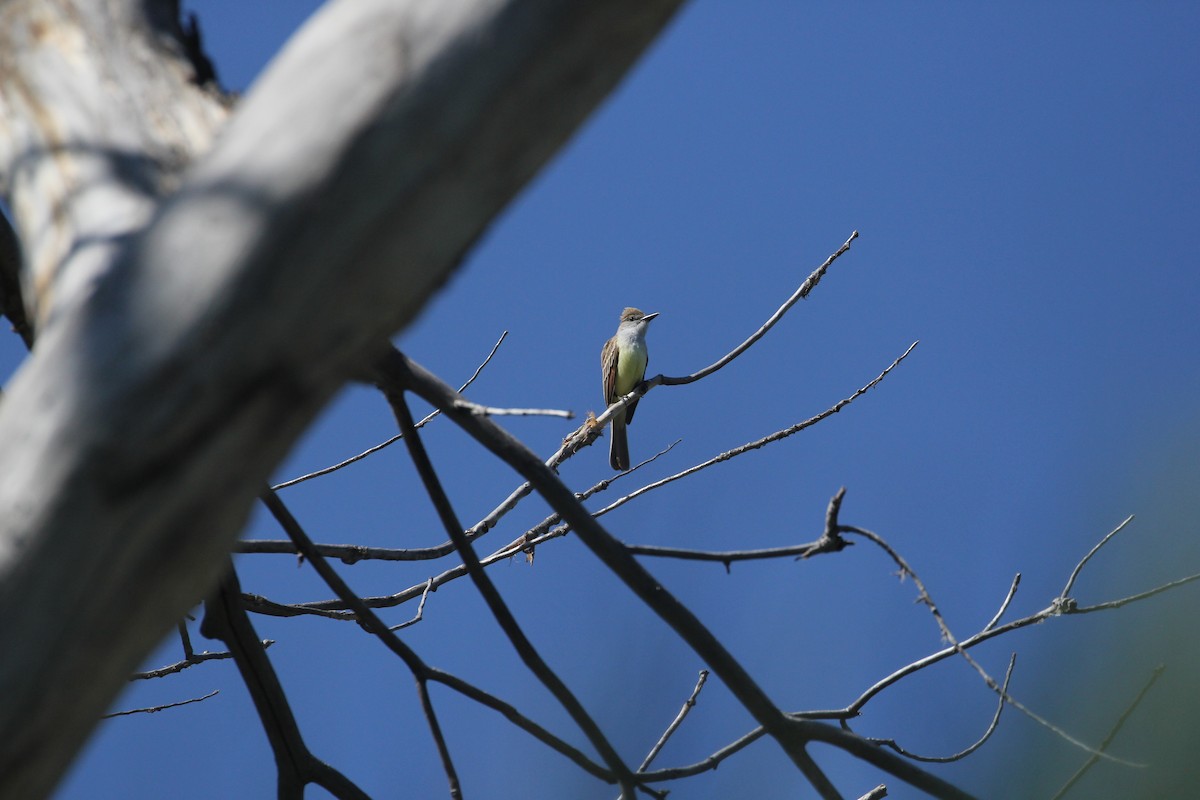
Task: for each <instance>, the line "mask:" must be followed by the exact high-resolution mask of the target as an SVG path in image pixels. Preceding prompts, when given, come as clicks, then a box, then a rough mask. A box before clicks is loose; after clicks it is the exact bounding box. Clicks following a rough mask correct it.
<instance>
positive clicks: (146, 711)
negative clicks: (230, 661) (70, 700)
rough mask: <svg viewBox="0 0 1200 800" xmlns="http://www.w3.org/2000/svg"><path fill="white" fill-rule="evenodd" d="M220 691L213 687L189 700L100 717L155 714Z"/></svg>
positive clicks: (199, 700) (217, 693) (200, 699)
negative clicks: (200, 695)
mask: <svg viewBox="0 0 1200 800" xmlns="http://www.w3.org/2000/svg"><path fill="white" fill-rule="evenodd" d="M220 693H221V690H220V689H213V690H212V691H211V692H209V693H208V694H206V695H203V696H202V697H193V698H192V699H190V700H180V701H179V702H178V703H167V704H166V705H162V706H148V707H146V708H131V709H129V710H127V711H113V712H112V713H111V714H105V715H104V716H102V717H101V719H112V718H113V717H126V716H129V715H130V714H156V713H158V712H159V711H166V710H167V709H168V708H179V707H180V706H186V705H190V704H192V703H199V702H201V701H203V700H207V699H208V698H210V697H216V696H217V695H219V694H220Z"/></svg>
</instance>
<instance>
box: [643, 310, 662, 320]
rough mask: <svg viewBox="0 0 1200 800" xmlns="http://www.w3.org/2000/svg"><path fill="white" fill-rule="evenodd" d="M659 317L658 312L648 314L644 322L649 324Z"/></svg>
mask: <svg viewBox="0 0 1200 800" xmlns="http://www.w3.org/2000/svg"><path fill="white" fill-rule="evenodd" d="M657 316H658V312H657V311H655V312H654V313H653V314H647V315H646V316H644V317H642V322H649V321H650V320H652V319H654V318H655V317H657Z"/></svg>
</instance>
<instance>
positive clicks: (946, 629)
mask: <svg viewBox="0 0 1200 800" xmlns="http://www.w3.org/2000/svg"><path fill="white" fill-rule="evenodd" d="M842 531H843V532H844V533H853V534H856V535H858V536H862V537H863V538H865V539H867V540H869V541H871V542H872V543H874V544H875V545H876V546H877V547H879V548H880V549H882V550H883V551H884V552H885V553H887V554H888V556H889V557H890V558H891V559H892V561H893V562H894V563H895V564H896V566H898V567H899V568H900V570H901V573H902V574H903V575H907V576H908V577H909V578H911V579H912V582H913V584H914V585H915V586H916V587H917V591H918V593H919V595H920V600H921V602H922V603H924V604H925V606H926V607H927V608H928V609H929V613H930V614H931V615H932V616H933V619H934V621H935V622H936V623H937V626H938V629H939V630H940V631H941V632H942V636H943V637H944V638H945V639H946V641H948V642H949V643H950V647H951V649H952V650H953V651H954V652H957V653H958V654H959V655H960V656H961V657H962V658H963V660H964V661H966V662H967V663H968V664H970V665H971V668H972V669H974V670H975V671H976V672H977V673H978V674H979V676H980V678H982V679H983V682H984V683H985V684H987V686H988V688H990V689H991V690H992V691H994V692H996V693H997V694H999V695H1000V696H1001V697H1002V698H1003V699H1004V700H1005V701H1006V702H1008V703H1010V704H1011V705H1012V706H1013V708H1016V709H1017V710H1018V711H1020V712H1021V713H1022V714H1024V715H1025V716H1027V717H1029V718H1030V719H1032V720H1033V721H1034V722H1037V723H1038V724H1039V725H1041V726H1042V727H1044V728H1046V729H1047V730H1049V731H1052V732H1053V733H1055V734H1057V735H1058V737H1059V738H1061V739H1063V740H1064V741H1066V742H1070V743H1071V744H1073V745H1074V746H1076V747H1078V748H1080V749H1081V750H1083V751H1085V752H1088V753H1093V754H1096V755H1098V756H1099V757H1101V758H1105V759H1107V760H1109V761H1113V762H1115V763H1118V764H1124V765H1126V766H1141V765H1140V764H1137V763H1136V762H1132V761H1126V760H1124V759H1121V758H1117V757H1116V756H1111V755H1109V754H1107V753H1102V752H1100V751H1098V750H1096V748H1094V747H1092V746H1091V745H1089V744H1087V743H1086V742H1083V741H1081V740H1080V739H1077V738H1076V737H1074V736H1072V735H1071V734H1069V733H1067V731H1065V730H1063V729H1062V728H1061V727H1059V726H1057V725H1055V724H1054V723H1052V722H1051V721H1050V720H1048V719H1046V718H1045V717H1042V716H1041V715H1039V714H1037V713H1036V712H1035V711H1033V709H1031V708H1029V707H1028V706H1026V705H1025V704H1024V703H1022V702H1020V701H1019V700H1017V699H1016V698H1015V697H1013V696H1012V695H1010V694H1008V693H1007V692H1005V691H1004V690H1003V689H1002V688H1001V687H1000V684H999V683H997V682H996V679H995V678H993V677H992V676H991V675H990V674H988V672H987V670H985V669H984V668H983V666H982V665H981V664H980V663H979V662H978V661H976V660H975V659H974V658H973V657H972V656H971V654H970V653H968V652H967V648H965V647H963V646H962V644H961V643H960V642H959V641H958V639H957V638H955V636H954V634H953V633H952V632H951V630H950V626H949V625H947V624H946V621H945V619H944V618H943V617H942V612H941V611H939V610H938V607H937V605H936V604H935V603H934V602H933V598H932V596H930V594H929V591H928V589H926V588H925V584H924V582H923V581H922V580H921V578H920V576H919V575H917V573H916V572H915V571H914V570H913V568H912V567H910V566H909V565H908V562H907V561H905V560H904V558H902V557H901V556H900V554H899V553H897V552H896V551H895V550H894V549H893V548H892V546H891V545H889V544H888V543H887V542H886V541H885V540H884V539H883V537H881V536H880V535H879V534H877V533H874V532H872V531H868V530H865V529H863V528H857V527H854V526H852V525H843V526H842ZM993 630H998V629H993Z"/></svg>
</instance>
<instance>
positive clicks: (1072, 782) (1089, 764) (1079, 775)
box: [1050, 664, 1166, 800]
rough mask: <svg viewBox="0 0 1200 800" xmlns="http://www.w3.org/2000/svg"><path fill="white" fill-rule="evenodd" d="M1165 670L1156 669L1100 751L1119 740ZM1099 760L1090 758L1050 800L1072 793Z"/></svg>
mask: <svg viewBox="0 0 1200 800" xmlns="http://www.w3.org/2000/svg"><path fill="white" fill-rule="evenodd" d="M1165 669H1166V667H1164V666H1162V665H1161V664H1160V665H1158V666H1157V667H1155V668H1154V672H1152V673H1151V674H1150V679H1149V680H1147V681H1146V684H1145V685H1144V686H1142V690H1141V691H1140V692H1138V694H1137V697H1135V698H1133V702H1132V703H1130V704H1129V705H1128V706H1127V707H1126V708H1125V711H1124V713H1122V714H1121V716H1120V718H1118V719H1117V722H1116V724H1115V725H1113V727H1112V730H1110V731H1109V732H1108V735H1107V736H1105V737H1104V740H1103V741H1101V742H1100V745H1099V749H1100V750H1105V749H1107V747H1108V746H1109V745H1110V744H1112V741H1113V739H1115V738H1117V733H1118V732H1119V731H1120V730H1121V727H1122V726H1123V725H1124V724H1125V720H1127V719H1129V717H1130V715H1132V714H1133V711H1134V709H1136V708H1137V707H1138V706H1139V705H1141V703H1142V700H1144V699H1145V697H1146V695H1147V694H1148V693H1149V692H1150V687H1152V686H1154V684H1155V682H1156V681H1157V680H1158V679H1159V678H1160V677H1162V674H1163V671H1164V670H1165ZM1099 760H1100V759H1099V758H1098V757H1097V756H1094V755H1093V756H1089V757H1088V759H1087V761H1084V762H1083V764H1082V765H1081V766H1080V767H1079V769H1078V770H1076V771H1075V774H1074V775H1072V776H1071V777H1070V778H1069V779H1068V780H1067V782H1066V783H1064V784H1063V785H1062V788H1061V789H1059V790H1058V791H1057V792H1055V793H1054V796H1053V797H1052V798H1050V800H1060V799H1061V798H1062V797H1064V796H1065V795H1066V794H1067V792H1068V791H1070V789H1071V787H1072V786H1074V785H1075V784H1076V783H1078V781H1079V779H1080V778H1082V777H1083V776H1084V775H1085V774H1086V773H1087V771H1088V770H1089V769H1091V768H1092V767H1093V766H1095V764H1096V763H1097V762H1098V761H1099Z"/></svg>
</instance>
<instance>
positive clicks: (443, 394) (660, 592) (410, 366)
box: [378, 350, 967, 797]
mask: <svg viewBox="0 0 1200 800" xmlns="http://www.w3.org/2000/svg"><path fill="white" fill-rule="evenodd" d="M378 368H379V370H380V372H381V373H383V374H386V375H388V376H389V380H391V381H393V382H394V384H395V385H396V386H397V387H398V388H401V389H408V390H410V391H413V392H415V393H416V394H418V395H419V396H421V397H422V398H424V399H425V400H426V401H427V402H429V403H430V404H432V405H434V406H436V407H438V408H442V409H444V410H446V413H447V415H449V416H450V418H451V419H452V420H453V421H454V422H455V423H456V424H457V425H459V427H461V428H462V429H463V430H464V431H466V432H467V433H468V434H469V435H471V436H472V437H473V438H475V439H476V440H477V441H478V442H480V443H481V444H483V445H484V446H485V447H486V448H487V449H488V450H490V451H491V452H492V453H494V454H495V455H496V456H498V457H499V458H501V459H502V460H504V461H505V462H506V463H508V464H509V465H510V466H512V467H513V468H514V469H515V470H516V471H517V472H518V473H520V474H521V475H522V476H523V477H524V478H525V479H526V480H527V481H529V482H531V483H533V484H535V485H536V486H537V488H538V492H539V494H541V495H542V497H544V498H545V499H546V501H547V502H548V503H549V504H550V505H551V507H552V508H554V510H555V511H556V512H558V513H559V514H561V515H562V517H563V519H564V520H565V522H566V523H567V524H569V525H571V526H572V528H573V529H574V530H575V531H576V534H577V535H578V537H579V538H580V540H581V541H583V543H584V544H585V545H586V546H587V547H588V548H589V549H590V550H592V552H593V553H594V554H595V555H596V556H597V558H599V559H600V560H601V561H602V562H603V563H604V564H605V565H606V566H607V567H608V568H609V569H610V570H611V571H612V572H613V573H614V574H615V575H616V576H617V577H618V578H620V579H621V580H622V581H623V582H624V583H625V584H626V585H627V586H628V587H629V588H630V589H631V590H632V591H633V592H634V594H636V595H637V596H638V597H639V598H640V599H641V600H642V601H643V602H644V603H645V604H646V605H647V606H648V607H649V608H650V609H651V610H652V611H654V612H655V613H656V614H658V615H659V617H661V618H662V619H663V620H664V621H665V622H666V623H667V624H668V625H670V627H671V628H672V629H673V630H674V631H675V632H676V633H677V634H678V635H679V636H680V638H681V639H682V640H683V641H684V642H686V643H687V644H688V645H689V646H690V647H691V648H692V649H693V650H695V651H696V653H697V654H698V655H700V656H701V658H703V659H704V660H705V662H706V663H707V665H708V667H709V668H710V669H711V670H712V671H713V672H715V673H716V674H717V675H718V676H720V677H721V679H722V681H723V682H724V683H725V685H726V687H727V688H729V690H730V691H731V692H732V693H733V695H734V696H735V697H736V698H737V699H738V701H739V702H740V703H741V704H742V705H743V707H745V708H746V710H747V711H749V712H750V714H751V715H752V716H754V717H755V718H756V719H757V720H758V721H759V723H760V724H761V725H762V726H763V727H764V728H765V729H766V731H767V732H768V733H769V734H770V735H771V736H772V737H773V738H774V739H775V740H776V741H777V742H778V743H779V745H780V746H781V747H782V748H783V750H784V752H785V753H786V754H787V755H788V757H789V758H790V759H791V761H792V763H793V764H795V765H796V767H797V768H798V769H799V770H800V772H801V773H802V774H803V775H804V776H805V778H806V779H807V780H808V782H809V783H810V784H812V786H813V787H814V789H816V791H817V792H818V794H820V795H821V796H822V797H837V796H839V795H838V793H837V790H836V789H835V788H834V787H833V785H832V784H831V783H830V782H829V779H828V778H827V777H826V776H825V774H824V773H823V772H822V771H821V770H820V768H819V767H818V766H817V765H816V763H815V762H814V761H813V760H812V758H811V757H810V756H809V755H808V753H807V751H806V750H805V747H806V746H807V744H808V742H810V741H812V740H819V741H834V742H839V743H841V744H839V746H844V745H845V746H847V747H848V748H849V747H855V748H858V747H862V748H866V749H867V750H869V751H871V755H869V756H864V757H865V758H866V759H867V760H868V761H870V762H871V763H874V764H876V765H877V766H881V767H882V768H883V769H886V770H888V771H889V772H891V773H892V774H894V775H896V776H897V777H900V778H901V779H902V780H906V781H909V782H914V781H917V782H918V783H914V785H920V786H921V787H922V788H925V789H926V790H929V791H931V792H932V793H934V794H935V796H938V797H966V796H967V795H966V794H965V793H963V792H961V791H960V790H958V789H957V788H955V787H953V786H950V785H949V784H947V783H945V782H944V781H941V780H940V779H938V778H936V777H934V776H932V775H929V774H928V773H925V772H923V771H921V770H919V769H917V768H915V767H914V766H913V765H912V764H910V763H907V762H904V761H903V760H901V759H899V757H897V756H892V755H891V754H887V753H885V752H884V751H882V750H879V749H878V748H876V747H874V746H872V745H867V744H865V743H864V742H862V740H861V739H859V738H858V737H854V736H851V735H849V734H845V735H846V736H851V738H852V739H853V740H854V742H855V743H856V744H854V745H848V744H847V740H846V739H843V738H842V737H841V736H839V735H838V734H840V733H841V732H837V733H830V732H829V731H826V730H824V729H825V728H829V727H830V726H828V725H824V724H822V723H817V722H813V721H811V720H802V719H794V718H789V717H787V716H786V715H784V714H783V713H782V712H781V711H780V709H779V708H778V707H777V706H776V705H775V704H774V703H773V702H772V701H771V700H770V699H769V698H768V697H767V695H766V694H765V693H764V692H763V691H762V689H761V688H760V687H759V686H758V685H757V684H756V683H755V682H754V680H753V678H751V676H750V675H749V674H748V673H747V672H746V671H745V669H744V668H743V667H742V665H741V664H740V663H739V662H738V661H737V660H736V659H735V658H734V657H733V656H732V654H730V653H729V652H728V651H727V650H726V649H725V648H724V646H722V645H721V643H720V642H719V641H718V640H717V639H716V638H715V637H714V636H713V635H712V633H711V632H710V631H709V630H708V629H707V628H706V627H705V626H704V624H703V623H702V622H701V621H700V620H699V619H698V618H696V616H695V615H694V614H693V613H692V612H691V610H690V609H688V608H687V607H686V606H684V605H683V604H682V603H680V602H679V601H678V600H677V599H675V598H674V597H673V596H672V595H671V594H670V593H669V592H668V591H667V590H666V589H665V588H664V587H663V585H662V584H661V583H660V582H659V581H658V580H656V579H655V578H654V577H653V576H652V575H650V573H649V572H647V571H646V570H645V569H644V568H643V567H642V566H641V564H639V563H638V561H637V560H636V559H635V558H634V557H633V556H632V555H630V554H629V553H628V552H627V550H626V549H625V547H624V546H623V545H622V544H621V543H620V542H619V541H617V540H616V539H614V538H613V537H612V536H611V535H610V534H609V533H608V532H607V531H605V530H604V529H603V527H601V526H600V525H599V523H598V522H596V520H595V519H594V518H593V517H592V516H591V515H590V514H589V513H588V512H587V510H586V509H585V508H583V506H582V505H581V504H580V503H579V501H578V500H577V499H576V498H575V496H574V494H573V493H572V492H571V491H570V490H569V489H567V487H566V486H564V485H563V484H562V482H561V481H559V480H558V478H557V476H556V475H555V474H554V473H553V471H551V470H550V469H549V468H548V467H546V465H545V464H543V463H542V462H541V460H540V459H539V458H538V457H537V456H536V455H534V454H533V453H531V452H530V451H529V450H528V449H527V448H525V447H524V446H523V445H522V444H521V443H520V442H518V441H517V440H516V439H514V438H513V437H512V436H510V435H509V434H508V433H507V432H505V431H504V430H503V429H501V428H500V427H499V426H497V425H496V424H495V423H493V422H492V421H491V420H490V419H488V418H486V417H474V416H471V415H468V414H464V413H462V412H460V411H458V410H457V409H455V408H454V401H455V400H456V399H458V396H457V395H456V393H455V392H454V391H453V390H452V389H451V388H450V387H448V386H446V385H445V384H444V383H442V382H441V381H439V380H438V379H437V378H436V376H434V375H432V374H430V373H428V372H427V371H425V370H424V369H423V368H421V367H420V366H419V365H417V364H415V363H414V362H412V361H411V360H410V359H408V358H407V357H405V356H404V355H403V354H401V353H400V352H399V351H395V350H393V351H392V352H391V353H390V354H389V355H388V356H387V357H386V358H385V359H384V360H383V361H381V362H380V364H379V366H378ZM407 424H411V421H409V422H408V423H407ZM416 441H417V440H415V438H414V441H413V442H410V447H411V446H412V445H413V444H414V443H415V442H416ZM451 521H453V520H447V521H446V525H447V530H448V532H450V531H451V530H453V529H456V528H457V525H456V524H455V525H451V524H450V522H451ZM455 535H458V536H461V534H455ZM463 552H464V558H465V559H470V560H472V561H473V560H474V559H473V553H471V551H470V550H469V549H468V550H466V551H463ZM475 571H478V574H480V575H481V576H484V577H486V575H485V573H483V571H482V569H481V568H480V567H479V565H478V562H475V564H474V570H473V574H474V572H475ZM814 726H815V727H814ZM853 752H855V753H856V754H857V752H858V751H857V749H856V750H854V751H853ZM623 791H626V792H627V790H625V789H623ZM627 793H628V792H627Z"/></svg>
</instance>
